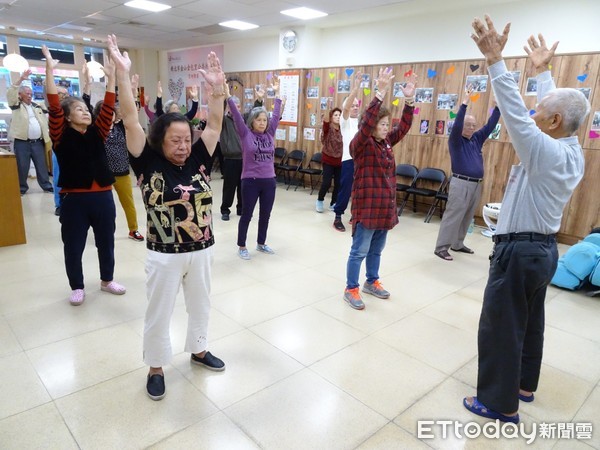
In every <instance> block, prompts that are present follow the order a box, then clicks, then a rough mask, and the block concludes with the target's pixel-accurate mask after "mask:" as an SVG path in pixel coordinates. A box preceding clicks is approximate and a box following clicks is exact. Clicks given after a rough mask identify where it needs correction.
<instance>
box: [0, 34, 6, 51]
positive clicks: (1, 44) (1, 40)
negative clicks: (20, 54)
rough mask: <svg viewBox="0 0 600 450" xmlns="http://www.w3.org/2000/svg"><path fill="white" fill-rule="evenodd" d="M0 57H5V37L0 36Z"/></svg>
mask: <svg viewBox="0 0 600 450" xmlns="http://www.w3.org/2000/svg"><path fill="white" fill-rule="evenodd" d="M0 56H6V36H0Z"/></svg>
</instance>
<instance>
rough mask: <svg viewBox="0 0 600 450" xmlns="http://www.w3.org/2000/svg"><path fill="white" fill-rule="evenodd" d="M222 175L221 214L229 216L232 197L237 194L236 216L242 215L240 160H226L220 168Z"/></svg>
mask: <svg viewBox="0 0 600 450" xmlns="http://www.w3.org/2000/svg"><path fill="white" fill-rule="evenodd" d="M221 173H222V174H223V202H222V203H221V214H230V213H231V211H230V209H229V208H231V205H232V204H233V197H234V196H235V195H236V193H237V205H236V207H235V209H236V212H237V215H238V216H241V215H242V160H241V159H227V158H225V160H224V161H223V166H222V167H221Z"/></svg>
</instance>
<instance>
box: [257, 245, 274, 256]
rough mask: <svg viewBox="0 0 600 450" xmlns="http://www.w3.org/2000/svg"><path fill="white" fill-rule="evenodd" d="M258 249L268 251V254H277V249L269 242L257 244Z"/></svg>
mask: <svg viewBox="0 0 600 450" xmlns="http://www.w3.org/2000/svg"><path fill="white" fill-rule="evenodd" d="M256 250H258V251H259V252H263V253H266V254H268V255H274V254H275V250H273V249H272V248H271V247H269V246H268V245H267V244H263V245H260V244H257V246H256Z"/></svg>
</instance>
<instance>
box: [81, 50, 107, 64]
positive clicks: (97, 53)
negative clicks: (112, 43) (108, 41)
mask: <svg viewBox="0 0 600 450" xmlns="http://www.w3.org/2000/svg"><path fill="white" fill-rule="evenodd" d="M83 56H84V57H85V60H86V61H87V62H89V61H96V62H98V63H100V64H102V65H104V50H103V49H101V48H98V47H83Z"/></svg>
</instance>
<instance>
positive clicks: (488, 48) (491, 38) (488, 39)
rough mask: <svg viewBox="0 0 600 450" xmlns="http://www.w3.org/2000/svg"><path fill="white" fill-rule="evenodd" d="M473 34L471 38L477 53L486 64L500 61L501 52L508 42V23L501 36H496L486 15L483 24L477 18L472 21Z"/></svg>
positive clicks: (492, 25)
mask: <svg viewBox="0 0 600 450" xmlns="http://www.w3.org/2000/svg"><path fill="white" fill-rule="evenodd" d="M472 25H473V31H474V32H473V33H471V38H472V39H473V41H475V44H477V47H478V48H479V51H480V52H481V53H482V54H483V56H485V59H486V60H487V62H488V64H490V65H491V64H495V63H497V62H498V61H500V60H501V59H502V50H504V46H505V45H506V42H507V41H508V33H509V32H510V23H508V24H506V26H505V27H504V31H503V32H502V34H498V32H497V31H496V28H495V27H494V22H492V19H491V18H490V16H488V15H487V14H486V15H485V23H483V21H482V20H481V19H479V18H475V20H473V24H472Z"/></svg>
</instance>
